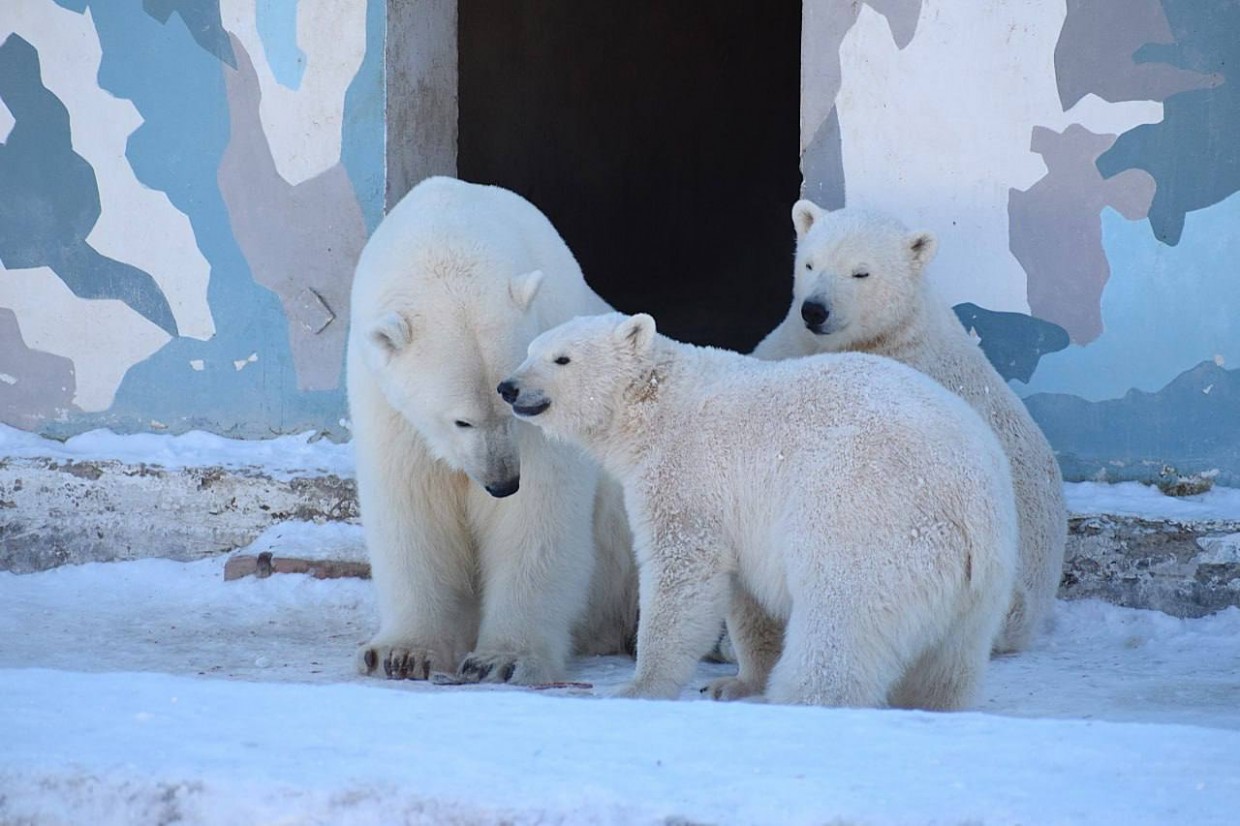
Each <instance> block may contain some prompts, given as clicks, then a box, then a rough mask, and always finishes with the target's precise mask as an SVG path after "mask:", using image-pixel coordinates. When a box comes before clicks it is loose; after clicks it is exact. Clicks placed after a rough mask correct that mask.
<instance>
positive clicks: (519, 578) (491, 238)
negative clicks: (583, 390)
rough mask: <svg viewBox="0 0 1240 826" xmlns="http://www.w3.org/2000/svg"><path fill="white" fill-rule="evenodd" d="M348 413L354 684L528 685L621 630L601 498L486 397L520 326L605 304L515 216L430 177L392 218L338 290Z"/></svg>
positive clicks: (552, 449) (484, 193)
mask: <svg viewBox="0 0 1240 826" xmlns="http://www.w3.org/2000/svg"><path fill="white" fill-rule="evenodd" d="M352 301H353V304H352V322H351V323H352V326H351V329H350V333H349V347H348V391H349V408H350V411H351V414H352V421H353V433H354V445H355V450H356V455H357V486H358V499H359V503H360V506H361V515H362V523H363V526H364V529H365V536H366V544H367V548H368V551H369V555H370V560H371V568H372V576H373V579H374V583H375V587H376V590H377V592H378V594H377V595H378V606H379V619H380V625H379V630H378V633H377V634H376V635H375V637H374V638H373V639H372V640H371V641H370V642H368V643H366V644H365V645H364V646H363V647H362V649H361V651H360V652H359V666H360V668H361V670H362V672H363V673H372V672H379V673H384V674H386V675H387V676H389V677H393V678H406V679H425V678H427V677H429V676H430V674H431V673H432V672H458V669H459V674H460V675H461V676H462V677H463V678H465V679H468V680H486V681H505V682H506V681H511V682H517V683H539V682H546V681H549V680H554V679H557V678H559V677H560V676H561V675H562V673H563V669H564V665H565V659H566V657H567V656H568V655H569V653H570V651H571V650H572V649H573V642H574V640H575V641H576V647H577V650H578V651H580V652H582V653H615V652H617V651H620V650H622V649H623V648H624V647H625V646H626V643H627V644H631V640H632V634H633V633H635V626H636V573H635V570H634V565H633V561H632V551H631V546H630V539H629V534H628V528H627V524H626V523H625V519H624V505H623V500H622V493H621V491H620V488H619V485H618V484H617V483H616V482H615V481H614V480H607V479H603V478H601V476H600V473H599V471H598V468H597V466H596V465H595V464H594V463H592V462H591V461H590V460H589V459H588V458H586V457H584V456H582V455H580V453H579V452H578V451H576V450H574V449H572V448H570V447H567V446H565V445H562V444H553V443H550V442H548V441H547V439H546V438H545V437H544V436H543V434H542V433H540V432H539V430H538V428H536V427H533V426H531V425H529V424H525V423H523V422H519V421H515V420H514V419H513V417H512V415H511V411H510V410H509V409H508V407H507V406H506V405H504V404H503V403H502V402H501V401H500V400H499V398H498V397H497V396H496V395H495V386H496V384H497V383H498V382H499V381H500V379H502V378H503V376H504V375H505V374H506V372H507V371H510V370H511V369H512V368H513V367H514V366H515V365H517V364H518V363H519V362H520V361H521V359H522V358H523V357H524V354H525V349H526V345H528V344H529V342H530V341H531V340H532V339H533V338H534V337H535V336H536V335H537V334H538V333H540V332H542V331H543V330H546V329H549V328H550V327H553V326H555V325H556V324H558V323H560V322H561V321H564V320H565V319H568V318H571V317H572V316H575V315H578V314H581V313H590V312H602V311H606V310H607V309H609V308H608V306H607V304H606V303H605V302H604V301H603V300H602V299H601V298H599V297H598V296H597V295H595V293H594V292H592V291H591V290H590V288H589V287H588V286H587V285H586V282H585V280H584V279H583V278H582V275H581V270H580V268H579V267H578V265H577V262H576V261H575V260H574V259H573V256H572V253H571V252H570V251H569V249H568V247H567V246H566V245H565V244H564V242H563V240H561V238H560V236H559V234H558V233H557V232H556V231H555V229H554V228H553V227H552V225H551V223H550V222H549V221H548V220H547V219H546V217H545V216H543V214H542V213H541V212H539V211H538V210H537V209H536V208H535V207H534V206H533V205H532V204H530V203H529V202H528V201H526V200H524V199H523V198H521V197H520V196H518V195H516V194H514V193H512V192H509V191H507V190H504V189H500V188H498V187H491V186H480V185H476V184H470V183H465V182H462V181H458V180H454V179H450V178H431V179H428V180H426V181H424V182H422V183H420V184H419V185H418V186H416V187H414V189H413V190H412V191H410V192H409V194H408V195H406V196H405V198H404V199H403V200H401V201H400V203H398V204H397V205H396V207H395V208H393V209H392V211H391V213H390V214H388V216H387V217H386V218H385V219H384V220H383V222H382V223H381V224H380V226H379V227H378V229H377V230H376V231H375V233H374V235H373V236H372V237H371V238H370V240H369V242H368V243H367V244H366V247H365V249H364V250H363V252H362V255H361V258H360V260H359V262H358V266H357V274H356V277H355V279H354V282H353V296H352Z"/></svg>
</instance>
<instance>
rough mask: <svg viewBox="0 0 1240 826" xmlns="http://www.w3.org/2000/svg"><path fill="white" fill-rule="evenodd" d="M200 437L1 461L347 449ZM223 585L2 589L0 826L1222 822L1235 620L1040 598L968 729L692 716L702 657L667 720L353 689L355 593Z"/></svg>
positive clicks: (132, 568) (105, 574)
mask: <svg viewBox="0 0 1240 826" xmlns="http://www.w3.org/2000/svg"><path fill="white" fill-rule="evenodd" d="M216 438H217V437H209V438H207V437H204V435H203V434H191V435H189V436H178V437H171V436H153V437H150V436H148V437H115V436H105V435H103V434H85V435H84V436H81V437H77V438H76V439H71V440H69V442H68V443H66V444H64V445H59V444H58V443H56V444H54V445H49V444H47V443H45V442H44V440H39V439H37V438H35V437H29V438H26V436H25V435H24V434H23V435H22V436H20V437H15V436H14V435H13V433H12V432H5V431H0V455H9V456H13V455H26V456H34V455H40V456H46V455H55V456H57V457H58V458H76V459H81V458H88V457H89V458H96V459H100V458H118V459H123V460H125V461H130V462H145V463H147V464H152V463H156V464H163V463H169V462H173V463H176V465H177V466H182V467H184V466H193V465H204V464H222V463H227V464H229V465H230V466H235V467H258V468H262V469H264V470H266V471H268V472H281V473H285V472H287V473H291V472H296V471H297V470H298V469H306V468H313V469H320V470H325V469H328V468H331V469H332V472H338V473H340V474H341V475H348V473H349V470H348V464H349V458H348V453H347V447H345V448H341V447H338V446H332V445H329V444H328V443H326V442H322V441H320V442H311V441H310V440H309V439H308V438H305V437H285V439H286V440H285V441H284V442H283V443H282V444H278V445H277V444H266V445H260V446H252V443H240V444H238V443H235V442H229V441H228V440H220V442H216V441H215V440H216ZM138 440H141V441H138ZM273 441H278V440H273ZM221 442H222V443H223V444H221ZM252 447H254V448H261V450H260V449H252ZM53 450H60V451H64V452H63V453H56V454H53V453H52V451H53ZM23 451H24V452H23ZM224 460H226V462H225V461H224ZM1068 491H1069V501H1070V505H1071V508H1072V510H1073V511H1074V512H1077V513H1091V512H1100V513H1103V512H1106V513H1117V512H1123V513H1134V514H1136V515H1147V516H1169V517H1173V518H1194V519H1240V491H1235V490H1226V489H1215V490H1213V491H1210V492H1208V493H1206V494H1203V495H1199V496H1196V497H1191V498H1189V499H1188V500H1187V501H1182V500H1172V501H1163V500H1166V499H1167V497H1163V496H1162V495H1161V494H1158V493H1157V491H1156V490H1154V489H1151V488H1145V487H1143V486H1140V485H1135V484H1132V483H1130V484H1126V485H1115V486H1098V485H1087V484H1082V485H1069V486H1068ZM1184 507H1193V508H1198V510H1196V511H1194V512H1192V513H1188V512H1184V511H1182V510H1180V509H1181V508H1184ZM361 545H362V536H361V532H360V528H358V527H357V526H352V525H341V524H333V525H311V524H306V523H285V524H282V525H278V526H276V527H274V528H272V529H270V530H269V531H267V532H266V533H264V534H263V535H262V536H260V537H259V538H258V539H256V540H255V542H254V544H253V546H251V548H249V549H247V550H249V551H259V550H278V551H279V552H280V553H285V554H288V555H297V556H318V557H322V556H324V555H339V553H340V551H341V549H345V548H348V549H351V550H350V551H349V552H348V553H347V554H345V555H351V554H356V553H357V552H358V549H360V548H361ZM223 565H224V560H223V559H222V558H217V559H210V560H203V561H199V562H192V563H178V562H171V561H168V560H161V559H148V560H140V561H136V562H121V563H111V564H98V563H96V564H89V565H82V566H76V567H62V568H58V569H55V570H51V571H45V572H43V573H38V574H29V575H20V576H19V575H14V574H8V573H0V704H2V707H3V709H4V711H3V713H0V744H3V745H2V746H0V823H10V822H12V823H27V822H29V823H92V824H94V823H98V824H110V823H116V824H131V823H133V824H143V823H151V824H155V823H171V822H186V823H357V824H370V823H375V824H379V823H444V822H448V823H493V822H507V823H617V824H619V823H866V824H871V823H873V824H887V823H938V824H951V823H986V824H1005V823H1024V824H1034V823H1082V822H1094V823H1117V824H1118V823H1124V824H1168V823H1193V824H1216V823H1217V824H1224V823H1226V824H1233V823H1236V822H1237V812H1240V610H1237V609H1234V608H1233V609H1228V610H1227V611H1223V612H1220V613H1218V614H1215V615H1213V616H1208V617H1204V618H1201V619H1191V620H1182V619H1176V618H1173V617H1169V616H1167V615H1164V614H1161V613H1158V612H1153V611H1139V610H1132V609H1125V608H1119V607H1115V606H1112V605H1107V604H1105V603H1101V602H1096V601H1082V602H1072V603H1069V602H1060V603H1059V604H1058V605H1057V610H1056V614H1055V623H1054V627H1053V628H1052V629H1051V630H1049V631H1048V632H1047V633H1045V634H1044V635H1043V636H1041V637H1040V638H1039V639H1038V640H1037V642H1036V643H1035V645H1034V646H1033V648H1032V650H1030V651H1028V652H1025V653H1023V654H1019V655H1016V656H1011V657H1004V658H1001V659H997V660H995V661H993V662H992V664H991V668H990V670H989V673H988V675H987V683H986V686H985V689H984V691H983V693H982V696H981V697H980V698H979V701H978V705H977V710H976V711H974V712H968V713H960V714H928V713H920V712H906V711H892V710H883V711H878V710H841V709H818V708H787V707H776V706H770V705H765V704H762V703H759V702H742V703H730V704H729V703H714V702H710V701H708V700H704V699H702V698H701V695H700V694H699V689H700V688H701V687H702V686H703V685H705V684H706V682H707V681H708V680H710V679H711V678H713V677H715V676H719V675H722V674H727V673H730V671H731V669H732V668H733V667H732V666H729V665H723V664H708V663H704V664H702V665H701V667H700V668H699V670H698V673H697V674H696V676H695V678H694V680H693V682H692V683H691V685H690V686H688V687H687V688H686V690H685V692H684V694H683V696H682V698H681V700H680V701H679V702H641V701H630V700H617V699H610V698H607V697H606V695H607V693H608V691H609V690H610V689H612V688H614V687H616V686H619V685H621V684H622V683H623V682H624V681H625V680H627V679H628V677H629V676H630V675H631V674H632V670H633V663H632V661H631V660H629V659H628V658H624V657H600V658H590V659H580V660H577V661H575V662H574V663H573V666H572V673H571V674H570V678H569V679H570V680H571V681H573V682H575V683H578V685H566V686H563V687H556V688H548V689H545V690H540V689H530V688H516V687H508V686H440V685H430V684H426V683H413V682H394V681H387V680H381V679H375V678H371V677H362V676H359V675H358V674H357V673H356V671H355V670H354V659H353V658H354V651H355V650H356V647H357V645H358V644H359V643H361V642H362V641H364V640H365V639H367V637H368V636H369V634H370V633H371V631H372V630H373V628H374V626H375V623H376V619H377V614H376V609H375V605H374V599H373V590H372V585H371V583H369V582H367V581H362V580H354V579H338V580H317V579H313V578H311V577H309V576H305V575H293V574H278V575H275V576H272V577H269V578H267V579H256V578H245V579H240V580H235V581H231V582H225V581H224V579H223Z"/></svg>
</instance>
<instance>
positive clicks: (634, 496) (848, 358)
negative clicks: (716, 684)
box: [497, 313, 1016, 709]
mask: <svg viewBox="0 0 1240 826" xmlns="http://www.w3.org/2000/svg"><path fill="white" fill-rule="evenodd" d="M497 389H498V391H499V393H500V395H501V396H502V397H503V398H504V400H505V401H507V402H508V403H509V404H510V405H512V409H513V411H514V412H515V413H516V415H517V416H518V417H520V418H522V419H526V420H529V421H532V422H534V423H536V424H538V425H539V426H540V427H542V428H543V430H544V431H545V432H546V433H548V434H549V435H551V436H552V437H554V438H556V439H563V440H567V441H569V442H572V443H574V444H579V445H581V446H582V447H583V448H584V449H585V450H586V452H588V453H589V454H591V455H592V456H594V457H595V458H597V459H598V460H599V461H600V462H601V463H602V465H603V467H604V468H605V469H606V470H607V471H609V472H610V473H611V474H613V475H614V476H615V477H616V478H617V479H619V480H620V482H621V483H622V484H623V486H624V495H625V502H626V504H627V506H628V513H629V522H630V525H631V526H632V528H633V534H634V550H635V551H636V553H637V558H638V565H639V583H640V586H639V590H640V594H641V612H640V621H639V626H638V640H637V670H636V673H635V676H634V678H633V681H632V682H631V683H629V684H628V685H627V686H626V687H625V688H624V689H623V690H622V691H621V692H620V694H621V696H628V697H645V698H672V697H676V696H677V695H678V694H679V693H680V690H681V688H682V687H683V686H684V684H685V683H686V682H687V681H688V680H689V679H690V677H691V676H692V674H693V671H694V667H695V664H696V663H697V661H698V659H699V657H701V656H702V655H703V654H704V653H706V652H707V651H708V650H709V649H710V647H711V646H712V644H713V643H714V642H715V640H716V638H717V637H718V633H719V626H720V624H721V623H722V621H723V619H724V616H725V614H726V613H728V612H729V611H730V612H731V613H732V614H733V615H735V614H737V613H738V612H739V613H740V614H742V615H748V613H749V606H750V605H752V604H756V605H757V606H759V607H760V608H761V610H762V611H764V612H765V613H766V614H767V615H769V616H771V617H774V618H775V619H776V620H778V621H780V622H782V623H784V624H786V627H787V632H786V636H785V639H784V642H783V646H782V654H779V655H778V657H777V661H775V662H774V664H773V667H772V660H773V659H774V658H772V657H771V656H770V654H771V652H770V651H769V650H768V649H767V648H765V647H764V646H765V644H766V643H765V641H764V640H763V639H761V638H759V639H753V638H751V637H750V635H749V634H748V633H747V631H748V630H749V628H750V626H748V625H746V624H745V623H743V622H730V623H729V625H730V629H731V631H732V634H733V639H732V643H733V646H734V647H735V649H736V652H737V660H738V662H739V664H740V671H741V674H740V679H741V680H742V681H743V682H745V683H746V684H749V685H752V686H755V687H756V688H758V689H760V688H761V687H765V690H766V695H767V698H768V699H769V700H771V701H773V702H780V703H800V704H819V705H832V706H868V707H880V706H887V705H892V706H900V707H916V708H926V709H958V708H961V707H963V706H965V705H967V704H968V703H969V701H970V699H971V697H972V695H973V692H974V689H975V687H976V685H977V683H978V680H979V678H980V677H981V676H982V674H983V672H984V670H985V668H986V664H987V662H988V660H989V654H990V645H991V641H992V640H993V639H994V636H995V634H996V633H997V632H998V630H999V626H1000V625H1001V623H1002V621H1003V616H1004V612H1005V610H1006V608H1007V605H1008V595H1009V594H1010V593H1011V588H1012V579H1013V577H1014V575H1015V564H1016V510H1015V503H1014V499H1013V495H1012V482H1011V477H1010V474H1009V470H1008V462H1007V458H1006V457H1005V456H1004V453H1003V448H1002V446H1001V445H1000V444H999V442H998V440H997V439H996V438H995V435H994V434H993V433H992V432H991V430H990V428H989V427H987V426H986V424H985V422H983V421H982V420H981V418H980V417H979V416H978V415H977V414H976V413H975V412H974V411H973V410H972V409H971V408H970V407H969V406H968V405H967V404H965V403H964V402H963V401H961V400H960V399H959V398H957V397H956V396H954V395H952V394H951V393H949V392H947V391H946V390H945V389H943V387H941V386H940V385H938V384H937V383H935V382H934V381H932V380H930V379H929V378H927V377H926V376H924V375H922V374H920V373H918V372H917V371H915V370H912V369H910V368H908V367H906V366H904V365H902V364H899V363H897V362H894V361H891V360H890V359H881V358H877V357H875V356H869V355H864V354H858V353H850V354H843V355H822V356H816V357H814V358H809V359H798V360H795V361H784V362H776V363H771V362H763V361H759V360H757V359H753V358H749V357H748V356H743V355H740V354H737V353H731V352H727V351H724V350H716V349H713V348H704V347H695V346H692V345H687V344H680V343H677V342H674V341H671V340H669V339H667V338H665V337H663V336H658V335H656V332H655V325H654V321H653V319H651V318H650V316H648V315H636V316H631V317H630V316H624V315H621V314H618V313H611V314H606V315H599V316H593V317H587V318H579V319H575V320H573V321H570V322H568V323H567V324H565V325H563V326H560V327H557V328H556V329H553V330H551V331H549V332H546V333H543V334H542V335H540V336H539V337H538V338H536V339H534V341H533V342H532V343H531V344H530V347H529V354H528V356H527V358H526V359H525V361H524V362H522V363H521V366H520V367H519V368H518V369H517V370H516V371H515V372H514V373H513V375H512V376H511V377H510V378H508V379H506V380H505V381H504V382H503V383H501V384H500V385H499V387H498V388H497ZM760 636H761V635H759V637H760ZM768 670H769V674H768V673H765V672H767V671H768Z"/></svg>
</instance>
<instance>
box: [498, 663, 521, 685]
mask: <svg viewBox="0 0 1240 826" xmlns="http://www.w3.org/2000/svg"><path fill="white" fill-rule="evenodd" d="M516 670H517V664H516V663H508V665H506V666H504V668H503V670H502V671H500V672H499V680H500V682H501V683H506V682H508V681H509V680H511V679H512V675H513V674H514V673H515V672H516Z"/></svg>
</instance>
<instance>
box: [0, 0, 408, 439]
mask: <svg viewBox="0 0 1240 826" xmlns="http://www.w3.org/2000/svg"><path fill="white" fill-rule="evenodd" d="M384 6H385V3H384V2H383V0H369V2H362V1H361V0H359V2H339V0H143V2H138V0H123V2H114V0H54V1H53V0H15V1H14V0H10V2H6V3H4V4H3V8H0V421H3V422H6V423H8V424H12V425H16V426H18V427H22V428H26V429H38V430H42V431H43V432H47V433H53V434H56V433H70V432H77V431H80V430H84V429H88V428H90V427H99V426H110V427H113V428H115V429H117V430H122V431H138V430H148V429H155V430H159V429H169V430H173V431H182V430H186V429H190V428H203V429H209V430H213V431H216V432H220V433H225V434H231V435H241V436H266V435H270V434H271V433H273V432H290V431H301V430H307V429H319V430H324V431H328V432H331V433H336V434H339V433H341V432H342V428H341V419H342V418H343V417H344V415H345V401H344V393H343V380H342V378H343V377H342V368H343V352H344V340H345V328H346V325H347V320H348V311H349V307H348V296H349V284H350V281H351V278H352V270H353V265H354V263H355V260H356V257H357V255H358V253H359V252H360V250H361V246H362V244H363V243H364V241H365V238H366V236H367V234H368V231H369V229H372V228H373V227H374V226H375V224H376V223H377V222H378V220H379V217H380V215H381V213H382V209H383V196H384V184H385V181H384V122H383V116H384V113H383V104H384V96H383V65H382V64H383V43H384V17H385V15H384Z"/></svg>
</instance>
